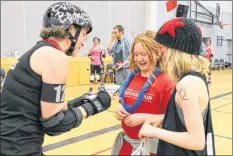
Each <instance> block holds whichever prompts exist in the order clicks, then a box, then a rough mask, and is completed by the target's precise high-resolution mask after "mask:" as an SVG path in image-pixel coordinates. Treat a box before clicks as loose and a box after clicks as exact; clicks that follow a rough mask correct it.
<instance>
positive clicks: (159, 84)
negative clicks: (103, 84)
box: [112, 31, 175, 155]
mask: <svg viewBox="0 0 233 156" xmlns="http://www.w3.org/2000/svg"><path fill="white" fill-rule="evenodd" d="M155 34H156V33H155V32H153V31H146V32H144V33H142V34H139V35H138V36H137V37H136V38H135V40H134V42H133V44H132V48H131V54H130V70H131V71H132V72H131V74H130V75H129V77H128V78H127V80H126V81H125V82H124V84H123V85H122V87H121V90H120V93H119V98H120V103H121V105H122V106H120V108H119V109H118V110H117V112H116V113H117V119H118V120H120V121H121V123H122V129H123V132H121V133H119V134H118V136H117V138H116V141H115V143H114V145H113V148H112V155H131V153H132V152H133V151H134V150H135V149H136V148H137V147H138V146H139V144H140V139H139V138H138V133H139V130H140V129H141V126H142V125H143V124H144V123H145V122H146V121H148V120H153V123H154V125H156V126H158V125H160V124H161V122H162V119H163V116H164V114H165V111H166V107H167V103H168V100H169V99H170V95H171V92H172V90H173V89H174V86H175V83H174V81H172V79H171V78H170V77H168V76H167V75H166V74H164V67H163V65H162V62H161V60H162V53H161V51H160V48H159V44H158V43H157V42H156V41H155V40H154V37H155ZM156 141H158V140H153V141H151V142H150V146H151V148H150V149H151V150H150V151H149V152H148V154H151V155H154V154H156V146H157V145H156V143H157V142H156Z"/></svg>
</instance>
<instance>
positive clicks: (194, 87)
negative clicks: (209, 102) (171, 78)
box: [176, 75, 207, 97]
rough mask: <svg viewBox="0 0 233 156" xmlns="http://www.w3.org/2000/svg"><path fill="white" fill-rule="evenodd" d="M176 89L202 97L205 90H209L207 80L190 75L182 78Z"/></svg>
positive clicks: (181, 92) (179, 91)
mask: <svg viewBox="0 0 233 156" xmlns="http://www.w3.org/2000/svg"><path fill="white" fill-rule="evenodd" d="M176 90H177V92H178V93H180V94H185V93H186V95H188V94H189V95H191V96H192V97H200V96H202V95H203V93H204V92H207V89H206V85H205V82H204V81H203V80H202V79H201V78H200V77H197V76H192V75H188V76H186V77H184V78H183V79H181V80H180V81H179V82H178V83H177V85H176Z"/></svg>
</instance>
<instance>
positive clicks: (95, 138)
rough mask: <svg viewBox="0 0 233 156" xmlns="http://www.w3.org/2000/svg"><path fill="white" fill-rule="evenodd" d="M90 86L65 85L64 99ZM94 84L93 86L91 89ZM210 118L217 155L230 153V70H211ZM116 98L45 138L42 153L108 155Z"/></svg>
mask: <svg viewBox="0 0 233 156" xmlns="http://www.w3.org/2000/svg"><path fill="white" fill-rule="evenodd" d="M89 87H90V86H80V87H73V88H72V87H70V88H67V94H66V98H67V100H69V99H72V98H74V97H76V96H79V95H82V94H83V93H84V92H88V90H89ZM95 87H97V86H94V88H95ZM210 97H211V109H212V118H213V125H214V132H215V147H216V154H217V155H232V70H230V69H227V70H218V71H213V72H212V84H210ZM117 101H118V98H117V97H116V98H115V100H114V101H113V102H112V106H111V108H110V109H109V110H108V111H106V112H104V113H101V114H98V115H96V116H94V117H90V118H88V119H86V120H84V121H83V123H82V125H81V126H80V127H78V128H75V129H73V130H71V131H70V132H68V133H65V134H62V135H60V136H56V137H50V136H46V137H45V142H44V145H43V150H44V154H45V155H110V151H111V146H112V144H113V141H114V138H115V136H116V135H117V133H118V132H119V131H120V130H121V127H120V125H119V124H120V122H119V121H117V120H116V117H115V110H116V108H118V106H119V104H118V102H117Z"/></svg>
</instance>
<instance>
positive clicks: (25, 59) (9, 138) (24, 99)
mask: <svg viewBox="0 0 233 156" xmlns="http://www.w3.org/2000/svg"><path fill="white" fill-rule="evenodd" d="M43 46H53V45H52V44H50V43H47V42H43V41H40V42H38V43H37V44H36V45H35V46H34V47H33V48H32V49H30V50H29V51H28V52H26V53H25V54H24V55H23V56H21V57H20V58H19V59H18V60H17V61H16V63H15V64H14V65H12V67H11V68H10V69H9V71H8V73H7V76H6V79H5V81H4V83H3V87H2V93H1V106H0V108H1V115H0V116H1V120H0V122H1V154H2V155H42V144H43V142H44V132H43V127H42V125H41V124H40V121H39V117H40V116H41V106H40V96H41V89H42V77H41V76H40V75H38V74H37V73H35V72H34V71H33V70H32V69H31V67H30V57H31V55H32V54H33V53H34V52H35V51H36V50H37V49H39V48H41V47H43Z"/></svg>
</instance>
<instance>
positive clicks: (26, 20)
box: [1, 1, 146, 56]
mask: <svg viewBox="0 0 233 156" xmlns="http://www.w3.org/2000/svg"><path fill="white" fill-rule="evenodd" d="M70 2H71V3H73V4H75V5H77V6H79V7H81V8H82V9H84V10H85V11H87V12H88V14H89V15H90V17H91V19H92V23H93V31H92V33H91V34H90V35H88V41H87V42H86V43H85V47H84V48H83V49H82V50H81V51H80V52H79V54H78V55H79V56H84V55H86V54H87V52H88V49H89V47H90V46H91V45H92V38H93V37H94V36H99V37H100V39H101V44H102V45H103V46H104V47H107V46H108V44H109V40H110V33H111V31H112V29H113V27H114V26H115V25H117V24H121V25H122V26H123V27H124V28H125V35H126V36H127V37H128V38H129V39H130V40H131V41H132V39H133V36H132V33H133V32H143V31H145V30H146V2H144V1H136V2H132V1H70ZM52 3H55V1H1V56H11V53H12V52H13V51H15V50H18V51H19V54H20V55H22V54H23V53H25V51H27V50H28V49H30V48H31V47H32V46H33V45H35V43H36V42H37V41H38V40H39V39H40V37H39V33H40V29H41V27H42V17H43V14H44V12H45V10H46V9H47V8H48V6H49V5H51V4H52Z"/></svg>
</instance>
